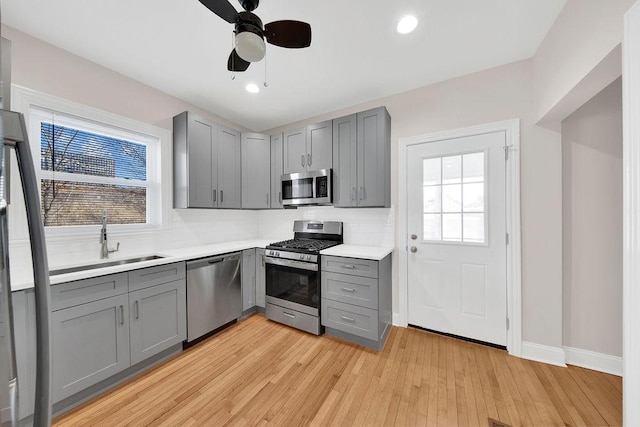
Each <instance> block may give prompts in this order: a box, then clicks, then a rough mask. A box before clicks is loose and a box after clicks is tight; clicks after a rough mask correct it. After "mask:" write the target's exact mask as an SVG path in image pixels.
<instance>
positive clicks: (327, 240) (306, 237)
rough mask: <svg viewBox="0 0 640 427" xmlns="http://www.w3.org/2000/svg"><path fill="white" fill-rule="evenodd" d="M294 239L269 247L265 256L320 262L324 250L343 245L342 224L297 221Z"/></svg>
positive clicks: (294, 225) (294, 227)
mask: <svg viewBox="0 0 640 427" xmlns="http://www.w3.org/2000/svg"><path fill="white" fill-rule="evenodd" d="M293 231H294V238H293V239H289V240H283V241H280V242H275V243H271V244H269V245H267V250H266V252H265V255H267V256H270V257H274V258H285V259H292V260H300V261H306V262H318V255H319V254H320V251H321V250H323V249H327V248H330V247H332V246H336V245H339V244H341V243H342V222H338V221H326V222H318V221H295V222H294V224H293Z"/></svg>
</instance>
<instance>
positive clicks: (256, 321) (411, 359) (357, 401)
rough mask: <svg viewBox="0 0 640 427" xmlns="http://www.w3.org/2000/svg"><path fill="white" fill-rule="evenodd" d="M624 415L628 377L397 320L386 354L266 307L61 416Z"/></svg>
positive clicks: (553, 418)
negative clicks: (528, 356) (292, 324)
mask: <svg viewBox="0 0 640 427" xmlns="http://www.w3.org/2000/svg"><path fill="white" fill-rule="evenodd" d="M489 418H492V419H495V420H499V421H500V422H502V423H506V424H510V425H512V426H516V425H540V426H551V425H621V424H622V380H621V378H620V377H616V376H613V375H607V374H602V373H599V372H595V371H590V370H587V369H582V368H577V367H569V368H559V367H555V366H551V365H546V364H542V363H536V362H530V361H527V360H523V359H518V358H516V357H511V356H509V355H508V354H507V353H506V352H505V351H502V350H496V349H493V348H488V347H484V346H481V345H477V344H471V343H467V342H464V341H459V340H456V339H452V338H446V337H441V336H438V335H434V334H430V333H428V332H424V331H421V330H417V329H412V328H409V329H404V328H396V327H394V328H393V330H392V331H391V333H390V335H389V338H388V340H387V343H386V345H385V347H384V349H383V351H382V352H380V353H377V352H374V351H371V350H367V349H364V348H363V347H359V346H356V345H352V344H348V343H346V342H344V341H341V340H339V339H336V338H332V337H329V336H327V335H324V336H322V337H319V338H318V337H315V336H312V335H308V334H305V333H302V332H299V331H296V330H294V329H290V328H288V327H285V326H282V325H279V324H276V323H273V322H270V321H268V320H267V319H265V317H263V316H262V315H254V316H251V317H249V318H248V319H246V320H244V321H242V322H241V323H239V324H237V325H234V326H232V327H231V328H228V329H227V330H225V331H223V332H222V333H220V334H218V335H216V336H215V337H212V338H210V339H208V340H206V341H204V342H202V343H200V344H199V345H197V346H194V347H192V348H191V349H189V350H187V351H186V352H183V353H181V354H180V355H178V356H176V357H175V358H173V359H171V360H170V361H169V362H167V363H165V364H163V365H161V366H158V367H156V368H155V369H152V370H151V371H149V372H147V373H144V374H142V375H141V376H139V377H137V378H134V379H133V380H131V381H129V382H127V383H125V384H123V385H121V386H119V387H117V388H116V389H114V390H112V391H110V392H109V393H107V394H105V395H102V396H101V397H98V398H96V399H94V400H92V401H91V402H88V403H87V404H85V405H84V406H82V407H80V408H78V409H76V410H75V411H73V412H71V413H68V414H66V415H64V416H63V417H61V418H58V419H57V420H55V421H56V422H55V425H56V426H71V425H82V426H85V425H105V426H119V425H129V424H130V425H166V426H189V425H197V426H201V425H215V426H221V425H225V424H228V425H274V426H299V425H307V424H315V425H336V426H348V425H365V424H366V425H380V426H390V425H397V426H413V425H427V426H435V425H447V426H448V425H460V426H467V425H481V426H487V425H489V421H488V420H489Z"/></svg>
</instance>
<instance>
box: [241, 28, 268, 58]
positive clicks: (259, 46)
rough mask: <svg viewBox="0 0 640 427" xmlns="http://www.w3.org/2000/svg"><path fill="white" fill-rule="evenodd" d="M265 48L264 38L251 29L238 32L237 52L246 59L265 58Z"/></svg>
mask: <svg viewBox="0 0 640 427" xmlns="http://www.w3.org/2000/svg"><path fill="white" fill-rule="evenodd" d="M265 50H266V47H265V45H264V40H263V39H262V37H260V36H259V35H257V34H254V33H252V32H250V31H243V32H241V33H239V34H236V52H238V56H239V57H240V58H242V59H244V60H245V61H248V62H257V61H260V60H261V59H262V58H264V54H265Z"/></svg>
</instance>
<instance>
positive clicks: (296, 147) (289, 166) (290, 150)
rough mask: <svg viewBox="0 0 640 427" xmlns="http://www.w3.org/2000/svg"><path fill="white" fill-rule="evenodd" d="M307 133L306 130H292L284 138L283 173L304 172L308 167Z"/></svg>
mask: <svg viewBox="0 0 640 427" xmlns="http://www.w3.org/2000/svg"><path fill="white" fill-rule="evenodd" d="M306 144H307V142H306V133H305V129H304V128H300V129H294V130H290V131H287V132H285V133H284V136H283V146H282V147H283V148H282V149H283V160H284V172H283V173H296V172H304V171H305V170H306V166H307V147H306Z"/></svg>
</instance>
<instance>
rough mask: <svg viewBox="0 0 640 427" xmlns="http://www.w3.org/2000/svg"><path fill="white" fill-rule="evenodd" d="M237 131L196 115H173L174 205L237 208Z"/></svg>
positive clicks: (238, 164)
mask: <svg viewBox="0 0 640 427" xmlns="http://www.w3.org/2000/svg"><path fill="white" fill-rule="evenodd" d="M240 167H241V159H240V132H238V131H236V130H234V129H230V128H227V127H225V126H222V125H218V124H216V123H213V122H211V121H209V120H206V119H204V118H202V117H199V116H197V115H196V114H193V113H190V112H187V111H185V112H183V113H181V114H178V115H177V116H175V117H174V118H173V205H174V207H175V208H240V206H241V196H240V194H241V176H240Z"/></svg>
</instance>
